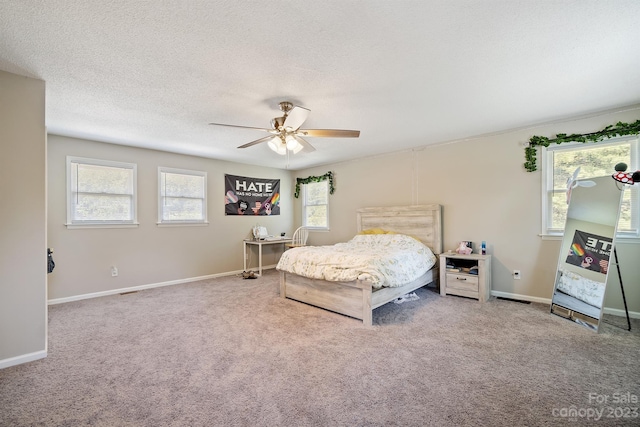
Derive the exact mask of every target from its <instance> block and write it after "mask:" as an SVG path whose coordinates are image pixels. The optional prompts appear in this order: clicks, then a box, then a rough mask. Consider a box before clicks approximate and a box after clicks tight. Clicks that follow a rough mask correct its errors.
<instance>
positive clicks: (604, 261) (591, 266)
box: [567, 230, 613, 274]
mask: <svg viewBox="0 0 640 427" xmlns="http://www.w3.org/2000/svg"><path fill="white" fill-rule="evenodd" d="M612 247H613V239H612V238H609V237H603V236H597V235H595V234H592V233H587V232H584V231H580V230H576V232H575V234H574V235H573V242H572V243H571V248H570V250H569V254H568V256H567V263H568V264H572V265H576V266H578V267H582V268H585V269H587V270H593V271H597V272H598V273H602V274H607V270H608V269H609V257H610V256H611V248H612Z"/></svg>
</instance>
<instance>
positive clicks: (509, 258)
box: [295, 106, 640, 316]
mask: <svg viewBox="0 0 640 427" xmlns="http://www.w3.org/2000/svg"><path fill="white" fill-rule="evenodd" d="M638 118H640V106H633V107H631V108H629V109H627V110H626V111H620V112H607V113H602V114H599V115H594V116H591V117H589V118H579V119H574V120H565V121H562V122H556V123H553V124H546V125H540V126H537V127H533V128H530V129H526V130H515V131H510V132H505V133H502V134H498V135H492V136H485V137H480V138H475V139H473V140H465V141H455V142H453V143H447V144H441V145H437V146H430V147H424V148H421V149H418V150H413V151H405V152H398V153H393V154H389V155H385V156H377V157H372V158H363V159H360V160H357V161H350V162H344V163H339V164H334V165H327V166H322V167H315V168H310V169H305V170H301V171H296V173H295V175H296V177H299V178H306V177H307V176H310V175H323V174H324V173H326V172H327V171H329V170H331V171H333V172H334V174H335V183H336V192H335V193H334V194H333V195H332V196H330V211H331V213H330V225H331V231H330V232H328V233H312V234H311V235H310V236H309V242H310V243H311V244H331V243H335V242H338V241H344V240H347V239H349V238H351V237H352V236H353V235H354V234H355V232H356V224H355V210H356V209H357V208H360V207H367V206H393V205H410V204H419V203H420V204H422V203H439V204H441V205H443V215H444V216H443V223H444V243H445V249H454V248H455V247H456V244H457V243H458V242H459V241H461V240H471V241H473V242H475V243H476V244H478V243H479V242H481V241H483V240H485V241H486V242H487V244H488V251H489V253H490V254H492V255H493V263H492V264H493V269H492V270H493V271H492V278H493V284H492V290H493V291H494V292H497V293H498V295H503V296H504V295H506V294H508V295H513V296H515V297H516V298H520V296H522V299H528V300H532V301H547V300H549V299H550V298H551V295H552V291H553V283H554V278H555V270H556V267H557V262H558V254H559V250H560V243H561V242H560V240H559V239H558V240H543V239H542V238H541V237H540V236H539V234H540V231H541V206H540V204H541V194H540V189H541V176H540V174H541V172H540V171H537V172H533V173H531V172H527V171H526V170H525V169H524V167H523V163H524V161H525V159H524V147H523V146H522V143H525V142H527V141H528V140H529V138H530V137H531V136H532V135H544V136H548V137H553V136H554V135H555V134H556V133H560V132H564V133H574V132H575V133H587V132H594V131H598V130H601V129H602V128H604V127H605V126H607V125H610V124H615V123H616V122H618V121H623V122H627V123H629V122H635V121H636V120H638ZM363 138H366V137H364V136H363ZM538 165H540V161H539V162H538ZM613 166H614V165H611V168H612V173H613ZM634 191H638V189H637V188H635V189H634ZM299 215H300V211H299V209H298V210H297V211H296V220H298V218H299ZM618 255H619V257H620V268H621V271H622V277H623V281H624V284H625V292H626V297H627V303H628V305H629V309H630V310H632V311H634V312H636V315H639V316H640V287H638V286H637V283H640V268H638V262H637V260H638V259H640V243H638V242H635V243H625V242H622V241H620V240H619V241H618ZM516 269H517V270H520V271H521V273H522V279H521V280H514V279H513V278H512V275H511V272H512V271H513V270H516ZM605 306H606V307H611V308H614V309H622V308H623V305H622V299H621V293H620V286H619V281H618V280H617V274H610V275H609V286H608V288H607V295H606V299H605Z"/></svg>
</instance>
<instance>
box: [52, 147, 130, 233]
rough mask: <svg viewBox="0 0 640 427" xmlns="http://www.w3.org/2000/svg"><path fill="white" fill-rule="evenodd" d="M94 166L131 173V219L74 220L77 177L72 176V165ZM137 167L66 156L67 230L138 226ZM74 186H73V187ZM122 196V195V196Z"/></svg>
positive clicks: (128, 164)
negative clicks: (124, 170)
mask: <svg viewBox="0 0 640 427" xmlns="http://www.w3.org/2000/svg"><path fill="white" fill-rule="evenodd" d="M74 164H78V165H95V166H104V167H112V168H120V169H126V170H130V171H131V174H132V176H131V178H132V179H131V185H132V188H131V194H126V195H127V196H130V198H131V217H130V218H129V219H128V220H77V219H75V218H74V212H75V201H76V200H77V198H76V197H75V196H76V195H77V191H74V189H77V179H78V177H77V175H74V174H73V165H74ZM137 175H138V166H137V165H136V164H135V163H125V162H116V161H111V160H102V159H91V158H86V157H76V156H67V223H66V224H65V225H66V226H67V228H129V227H137V226H138V195H137V187H138V182H137ZM74 184H75V185H74ZM123 195H124V194H123Z"/></svg>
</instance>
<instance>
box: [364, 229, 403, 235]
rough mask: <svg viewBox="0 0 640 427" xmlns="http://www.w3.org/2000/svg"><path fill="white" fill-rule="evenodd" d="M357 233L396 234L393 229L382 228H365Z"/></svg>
mask: <svg viewBox="0 0 640 427" xmlns="http://www.w3.org/2000/svg"><path fill="white" fill-rule="evenodd" d="M358 234H397V233H396V232H395V231H387V230H383V229H382V228H367V229H366V230H362V231H361V232H359V233H358Z"/></svg>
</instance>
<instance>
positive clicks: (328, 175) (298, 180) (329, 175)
mask: <svg viewBox="0 0 640 427" xmlns="http://www.w3.org/2000/svg"><path fill="white" fill-rule="evenodd" d="M327 179H328V180H329V194H333V192H334V191H336V188H335V187H334V186H333V172H331V171H329V172H327V173H325V174H324V175H322V176H310V177H307V178H296V192H295V193H294V195H293V197H295V198H296V199H297V198H298V197H299V196H300V184H309V183H311V182H320V181H325V180H327Z"/></svg>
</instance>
